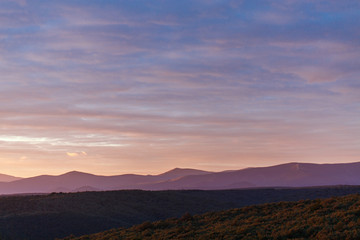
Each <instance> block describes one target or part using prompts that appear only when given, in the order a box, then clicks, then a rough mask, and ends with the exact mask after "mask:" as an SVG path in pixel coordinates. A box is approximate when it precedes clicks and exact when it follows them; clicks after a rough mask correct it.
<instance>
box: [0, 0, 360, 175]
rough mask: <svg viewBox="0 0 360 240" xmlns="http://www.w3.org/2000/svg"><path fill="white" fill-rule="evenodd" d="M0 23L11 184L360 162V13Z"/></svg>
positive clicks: (271, 6) (6, 16)
mask: <svg viewBox="0 0 360 240" xmlns="http://www.w3.org/2000/svg"><path fill="white" fill-rule="evenodd" d="M0 9H1V10H0V20H1V21H0V75H1V79H0V85H1V87H0V130H1V131H0V141H1V143H2V144H1V146H0V153H1V155H2V157H1V159H0V160H1V162H0V163H1V164H2V169H4V170H3V171H4V173H13V174H15V175H34V174H36V173H39V174H40V173H45V172H46V173H60V172H58V171H67V170H72V169H74V168H77V169H79V170H83V171H92V172H96V173H101V174H115V173H121V172H129V171H130V172H139V173H140V172H141V173H148V172H160V171H163V170H167V169H168V168H172V167H175V166H183V167H198V166H207V167H208V169H209V170H220V169H221V170H223V169H226V168H227V167H228V166H234V168H236V166H239V168H240V167H244V166H261V165H271V164H275V163H281V162H288V161H308V162H310V161H313V162H334V161H338V162H339V161H344V162H347V161H356V160H358V156H359V154H360V149H359V147H358V146H360V144H358V143H359V142H358V137H357V136H358V135H359V134H360V132H359V131H360V126H359V124H358V119H360V113H359V111H357V109H358V108H359V102H360V97H359V96H360V95H359V94H358V93H359V78H360V71H359V69H360V66H359V63H358V62H359V61H358V58H359V55H360V51H359V42H360V41H359V34H358V31H356V29H357V26H358V25H359V24H360V16H359V13H360V11H359V9H360V4H359V3H358V2H357V1H347V2H346V3H342V2H335V1H330V2H329V1H317V2H313V1H283V2H282V4H279V3H277V2H274V1H265V0H264V1H258V2H257V3H256V4H255V3H254V2H253V1H250V0H249V1H196V2H194V1H168V2H161V3H160V2H156V1H155V2H149V1H136V2H133V1H107V2H106V3H104V2H103V1H92V2H91V3H89V2H88V1H76V2H74V1H42V0H39V1H2V2H1V3H0ZM84 153H86V154H84ZM85 155H86V160H85V158H84V157H85ZM23 156H26V158H24V157H23ZM79 156H82V157H79ZM14 166H16V168H14ZM221 166H223V167H221Z"/></svg>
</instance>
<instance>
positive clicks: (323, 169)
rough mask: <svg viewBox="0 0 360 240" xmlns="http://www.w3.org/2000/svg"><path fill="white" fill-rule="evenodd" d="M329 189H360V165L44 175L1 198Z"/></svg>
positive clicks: (8, 187)
mask: <svg viewBox="0 0 360 240" xmlns="http://www.w3.org/2000/svg"><path fill="white" fill-rule="evenodd" d="M326 185H328V186H330V185H360V162H356V163H343V164H312V163H287V164H281V165H276V166H271V167H258V168H246V169H242V170H235V171H224V172H207V171H202V170H196V169H181V168H175V169H173V170H170V171H168V172H165V173H162V174H159V175H136V174H124V175H117V176H98V175H93V174H89V173H82V172H77V171H73V172H68V173H65V174H62V175H59V176H49V175H42V176H36V177H31V178H23V179H20V180H15V181H11V182H0V194H16V193H49V192H73V191H75V192H78V191H95V190H96V191H105V190H121V189H142V190H180V189H201V190H220V189H237V188H257V187H309V186H326Z"/></svg>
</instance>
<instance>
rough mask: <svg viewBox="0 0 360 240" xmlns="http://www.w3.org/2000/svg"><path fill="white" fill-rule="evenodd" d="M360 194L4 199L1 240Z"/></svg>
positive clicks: (342, 190)
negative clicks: (267, 204) (264, 204)
mask: <svg viewBox="0 0 360 240" xmlns="http://www.w3.org/2000/svg"><path fill="white" fill-rule="evenodd" d="M350 193H360V187H355V186H353V187H350V186H348V187H347V186H337V187H322V188H294V189H282V188H267V189H247V190H219V191H200V190H197V191H185V190H184V191H140V190H122V191H108V192H80V193H53V194H47V195H29V196H2V197H0V239H30V240H31V239H36V240H41V239H54V238H56V237H58V238H62V237H66V236H69V235H71V234H74V235H75V236H80V235H84V234H90V233H96V232H101V231H104V230H107V229H111V228H117V227H131V226H133V225H136V224H140V223H142V222H145V221H157V220H162V219H167V218H172V217H181V216H182V215H184V214H185V213H186V212H189V213H190V214H192V215H194V214H202V213H205V212H209V211H220V210H226V209H230V208H239V207H243V206H249V205H253V204H261V203H269V202H278V201H295V200H301V199H315V198H327V197H332V196H341V195H346V194H350Z"/></svg>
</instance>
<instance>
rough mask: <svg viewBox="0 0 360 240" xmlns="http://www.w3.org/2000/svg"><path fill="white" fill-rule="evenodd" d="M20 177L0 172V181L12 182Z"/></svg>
mask: <svg viewBox="0 0 360 240" xmlns="http://www.w3.org/2000/svg"><path fill="white" fill-rule="evenodd" d="M20 179H21V178H20V177H14V176H10V175H7V174H0V182H12V181H16V180H20Z"/></svg>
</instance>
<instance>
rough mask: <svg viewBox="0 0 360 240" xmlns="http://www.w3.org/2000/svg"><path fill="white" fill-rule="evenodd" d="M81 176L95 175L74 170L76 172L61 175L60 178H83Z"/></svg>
mask: <svg viewBox="0 0 360 240" xmlns="http://www.w3.org/2000/svg"><path fill="white" fill-rule="evenodd" d="M81 175H93V174H90V173H85V172H79V171H75V170H74V171H70V172H67V173H64V174H61V175H59V176H81Z"/></svg>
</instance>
